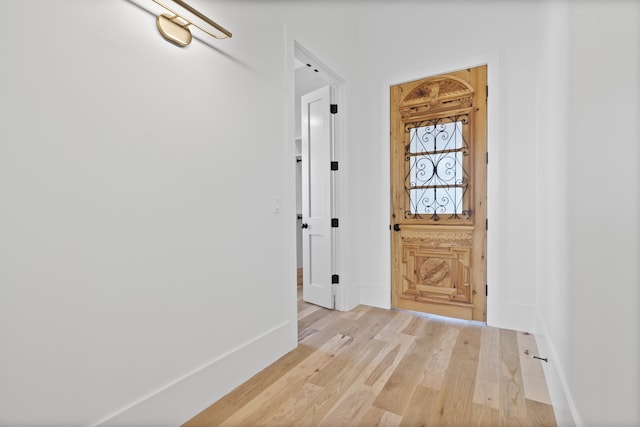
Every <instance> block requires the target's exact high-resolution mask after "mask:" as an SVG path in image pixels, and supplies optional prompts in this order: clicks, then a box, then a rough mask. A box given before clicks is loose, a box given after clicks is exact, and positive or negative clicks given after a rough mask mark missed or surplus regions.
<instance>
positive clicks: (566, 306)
mask: <svg viewBox="0 0 640 427" xmlns="http://www.w3.org/2000/svg"><path fill="white" fill-rule="evenodd" d="M546 9H547V12H548V15H547V16H548V18H547V24H548V26H547V28H546V31H545V34H546V35H547V38H546V39H545V41H544V42H543V48H542V51H541V52H542V55H541V62H540V67H539V69H540V73H539V76H540V79H539V82H538V95H539V110H538V143H537V144H538V183H539V186H538V197H537V207H538V230H539V232H538V284H537V292H538V296H537V307H538V310H537V316H538V319H537V336H538V342H539V343H540V344H541V345H540V347H541V351H542V352H544V353H545V355H548V356H549V358H550V362H549V364H547V365H545V371H546V376H547V382H548V383H549V385H550V389H551V392H552V397H553V401H554V409H555V411H556V417H557V419H558V421H559V423H560V425H573V424H577V425H585V426H600V425H612V426H613V425H615V426H630V425H638V422H640V412H639V408H638V401H640V370H639V369H640V367H639V364H638V352H639V350H640V348H639V341H640V333H639V326H640V316H639V315H638V304H639V303H640V292H639V290H638V283H640V280H639V279H640V277H639V276H640V275H639V271H638V254H639V249H640V248H639V237H640V227H639V226H638V217H639V216H640V192H639V191H638V182H640V176H639V173H638V170H639V168H638V162H639V160H640V149H639V148H638V141H639V140H640V135H639V126H638V117H639V116H640V108H639V107H640V91H639V89H640V86H639V83H638V74H639V72H640V53H639V47H640V32H639V31H638V28H639V24H640V5H639V4H637V3H633V2H625V1H614V2H606V3H605V2H563V3H557V2H549V4H548V5H547V6H546Z"/></svg>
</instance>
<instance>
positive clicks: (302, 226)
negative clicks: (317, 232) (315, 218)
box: [300, 222, 309, 228]
mask: <svg viewBox="0 0 640 427" xmlns="http://www.w3.org/2000/svg"><path fill="white" fill-rule="evenodd" d="M300 228H309V224H307V223H306V222H303V223H302V225H301V226H300Z"/></svg>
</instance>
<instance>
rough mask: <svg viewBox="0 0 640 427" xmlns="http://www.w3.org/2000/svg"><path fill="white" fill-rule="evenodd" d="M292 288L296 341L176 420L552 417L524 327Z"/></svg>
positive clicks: (374, 422)
mask: <svg viewBox="0 0 640 427" xmlns="http://www.w3.org/2000/svg"><path fill="white" fill-rule="evenodd" d="M298 295H299V299H298V325H299V329H298V331H299V337H298V339H299V345H298V347H297V348H296V349H295V350H293V351H291V352H290V353H288V354H286V355H285V356H283V357H282V358H280V359H279V360H278V361H276V362H275V363H273V364H272V365H271V366H269V367H268V368H267V369H265V370H263V371H262V372H260V373H258V374H257V375H255V376H254V377H253V378H251V379H250V380H249V381H247V382H246V383H244V384H242V385H241V386H239V387H238V388H236V389H235V390H233V391H232V392H231V393H229V394H228V395H226V396H225V397H223V398H222V399H220V400H219V401H217V402H215V403H213V404H212V405H211V406H210V407H208V408H207V409H205V410H204V411H202V412H201V413H200V414H198V415H196V416H195V417H194V418H192V419H191V420H189V421H188V422H187V423H185V424H184V425H183V427H204V426H265V427H271V426H328V427H333V426H451V427H454V426H455V427H461V426H462V427H463V426H488V427H489V426H490V427H493V426H555V425H556V421H555V418H554V415H553V408H552V407H551V402H550V398H549V393H548V391H547V386H546V383H545V380H544V375H543V373H542V366H541V365H540V363H542V362H540V361H539V360H536V359H533V358H532V355H537V354H538V353H537V348H536V343H535V338H534V336H533V335H528V334H525V333H522V332H515V331H510V330H504V329H497V328H491V327H488V326H486V325H483V324H480V323H477V322H463V321H458V320H450V319H446V318H442V317H438V316H429V315H421V314H416V313H410V312H405V311H400V310H383V309H378V308H372V307H367V306H358V307H356V308H355V309H353V310H352V311H350V312H339V311H330V310H326V309H324V308H320V307H317V306H314V305H311V304H307V303H305V302H304V301H302V300H301V297H300V292H299V293H298ZM527 350H528V354H526V353H525V352H526V351H527Z"/></svg>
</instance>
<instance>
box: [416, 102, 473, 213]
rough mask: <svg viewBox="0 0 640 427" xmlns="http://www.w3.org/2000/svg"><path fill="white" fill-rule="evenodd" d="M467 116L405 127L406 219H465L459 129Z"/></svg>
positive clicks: (464, 152) (464, 148)
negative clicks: (425, 217) (407, 136)
mask: <svg viewBox="0 0 640 427" xmlns="http://www.w3.org/2000/svg"><path fill="white" fill-rule="evenodd" d="M468 121H469V116H468V115H467V114H464V115H459V116H453V117H446V118H437V119H432V120H424V121H420V122H415V123H409V124H407V125H405V132H406V133H408V134H409V143H408V144H407V145H406V146H405V161H406V165H407V169H406V170H407V173H406V175H405V191H406V192H407V196H408V199H409V211H408V212H405V217H407V218H423V217H424V216H427V217H428V216H430V217H431V219H433V220H434V221H438V220H440V219H441V218H443V217H445V216H446V217H447V218H450V219H461V218H464V219H466V218H469V216H470V215H471V211H470V210H469V209H465V206H464V205H465V201H466V198H465V195H466V192H467V189H468V188H469V175H468V173H467V167H466V165H467V163H468V162H467V161H466V158H467V157H468V156H469V145H468V143H467V141H466V140H465V137H464V132H463V127H464V126H465V125H467V124H468Z"/></svg>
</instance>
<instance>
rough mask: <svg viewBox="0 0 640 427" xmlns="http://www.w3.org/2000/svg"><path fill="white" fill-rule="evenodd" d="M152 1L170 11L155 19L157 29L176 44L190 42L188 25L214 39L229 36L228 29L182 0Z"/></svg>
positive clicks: (182, 45)
mask: <svg viewBox="0 0 640 427" xmlns="http://www.w3.org/2000/svg"><path fill="white" fill-rule="evenodd" d="M153 1H154V2H156V3H157V4H159V5H160V6H162V7H163V8H165V9H166V10H167V11H169V12H170V13H163V14H162V15H160V16H158V19H157V20H156V24H157V26H158V31H160V34H162V36H163V37H164V38H165V39H167V40H169V41H170V42H172V43H175V44H177V45H178V46H181V47H184V46H187V45H188V44H189V43H191V38H192V37H191V31H190V30H189V26H190V25H193V26H194V27H196V28H198V29H199V30H201V31H203V32H205V33H207V34H209V35H210V36H211V37H213V38H215V39H228V38H230V37H231V32H230V31H229V30H227V29H226V28H224V27H223V26H221V25H219V24H218V23H216V22H215V21H213V20H212V19H211V18H209V17H207V16H206V15H204V14H203V13H202V12H200V11H199V10H197V9H195V8H194V7H193V6H190V5H188V4H187V3H185V2H184V1H182V0H168V1H164V0H163V1H160V0H153ZM167 2H170V3H172V6H171V7H169V6H167V5H166V3H167ZM174 5H175V6H174Z"/></svg>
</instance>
